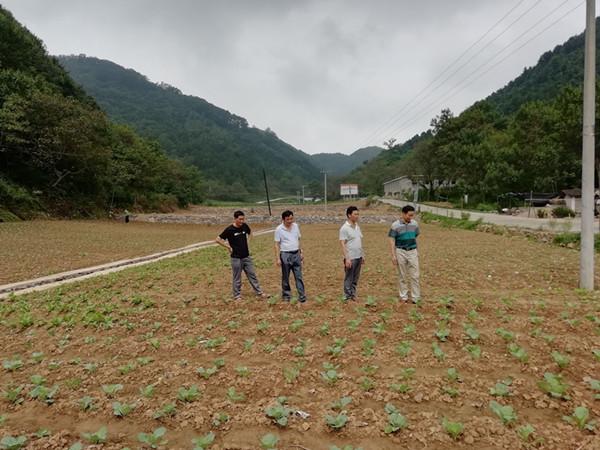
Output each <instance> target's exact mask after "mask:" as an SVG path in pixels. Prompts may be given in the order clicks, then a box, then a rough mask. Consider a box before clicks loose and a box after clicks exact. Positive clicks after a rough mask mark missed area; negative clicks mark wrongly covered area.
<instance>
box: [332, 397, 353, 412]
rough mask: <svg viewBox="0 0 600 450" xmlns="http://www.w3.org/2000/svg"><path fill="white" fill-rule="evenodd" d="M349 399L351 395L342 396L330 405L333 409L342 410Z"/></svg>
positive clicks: (348, 402) (350, 399)
mask: <svg viewBox="0 0 600 450" xmlns="http://www.w3.org/2000/svg"><path fill="white" fill-rule="evenodd" d="M351 401H352V397H342V399H341V400H340V401H339V402H332V403H331V407H332V408H333V409H334V410H335V411H342V410H343V409H344V408H345V407H346V406H348V405H349V404H350V402H351Z"/></svg>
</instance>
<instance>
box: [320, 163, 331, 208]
mask: <svg viewBox="0 0 600 450" xmlns="http://www.w3.org/2000/svg"><path fill="white" fill-rule="evenodd" d="M321 173H322V174H324V175H325V211H327V174H328V173H329V171H328V170H321Z"/></svg>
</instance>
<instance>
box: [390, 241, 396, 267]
mask: <svg viewBox="0 0 600 450" xmlns="http://www.w3.org/2000/svg"><path fill="white" fill-rule="evenodd" d="M389 239H390V247H391V250H392V262H393V263H394V264H398V260H397V259H396V238H393V237H391V238H389Z"/></svg>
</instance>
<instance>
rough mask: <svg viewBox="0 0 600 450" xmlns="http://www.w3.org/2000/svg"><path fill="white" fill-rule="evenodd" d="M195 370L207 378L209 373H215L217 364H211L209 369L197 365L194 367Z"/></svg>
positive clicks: (209, 375)
mask: <svg viewBox="0 0 600 450" xmlns="http://www.w3.org/2000/svg"><path fill="white" fill-rule="evenodd" d="M196 372H198V373H199V374H200V375H201V376H203V377H204V378H206V379H208V378H210V377H211V375H214V374H215V373H217V366H212V367H210V368H209V369H205V368H203V367H198V368H197V369H196Z"/></svg>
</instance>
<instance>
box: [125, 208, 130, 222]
mask: <svg viewBox="0 0 600 450" xmlns="http://www.w3.org/2000/svg"><path fill="white" fill-rule="evenodd" d="M125 223H129V211H127V210H125Z"/></svg>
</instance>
